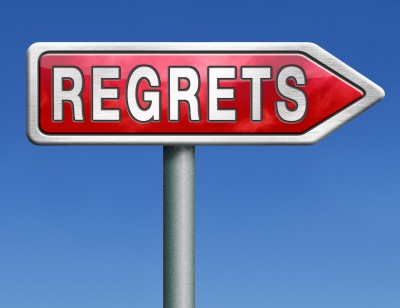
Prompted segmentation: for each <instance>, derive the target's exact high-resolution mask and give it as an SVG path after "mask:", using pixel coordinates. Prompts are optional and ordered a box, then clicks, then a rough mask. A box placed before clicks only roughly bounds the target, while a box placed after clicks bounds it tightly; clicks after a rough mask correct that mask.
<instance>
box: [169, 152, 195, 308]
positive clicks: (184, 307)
mask: <svg viewBox="0 0 400 308" xmlns="http://www.w3.org/2000/svg"><path fill="white" fill-rule="evenodd" d="M194 177H195V148H194V146H164V308H194V304H195V299H194V280H195V279H194Z"/></svg>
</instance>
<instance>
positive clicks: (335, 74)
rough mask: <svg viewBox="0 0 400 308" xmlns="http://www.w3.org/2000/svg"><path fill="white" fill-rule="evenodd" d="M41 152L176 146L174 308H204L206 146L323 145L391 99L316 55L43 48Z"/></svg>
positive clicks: (33, 97)
mask: <svg viewBox="0 0 400 308" xmlns="http://www.w3.org/2000/svg"><path fill="white" fill-rule="evenodd" d="M27 81H28V82H27V85H28V88H27V93H28V97H27V135H28V138H29V139H30V140H31V141H32V142H33V143H35V144H52V145H85V144H92V145H93V144H101V145H104V144H108V145H123V144H124V145H127V144H129V145H162V146H164V153H163V160H164V238H163V240H164V308H194V303H195V296H194V292H195V291H194V290H195V288H194V281H195V279H194V249H195V248H194V233H195V223H194V221H195V218H194V215H195V214H194V213H195V207H194V199H195V198H194V190H195V188H194V186H195V179H194V175H195V157H194V156H195V148H194V145H232V144H235V145H269V144H273V145H278V144H284V145H289V144H313V143H316V142H318V141H319V140H321V139H322V138H324V137H325V136H327V135H328V134H329V133H331V132H332V131H334V130H335V129H337V128H338V127H340V126H341V125H343V124H344V123H346V122H347V121H350V120H351V119H352V118H354V117H355V116H357V115H358V114H360V113H361V112H363V111H364V110H366V109H368V108H369V107H371V106H372V105H374V104H375V103H377V102H378V101H379V100H381V99H382V98H383V97H384V92H383V90H382V89H381V88H380V87H379V86H377V85H376V84H374V83H373V82H372V81H370V80H369V79H367V78H366V77H364V76H362V75H361V74H359V73H358V72H356V71H355V70H353V69H352V68H350V67H349V66H347V65H346V64H344V63H343V62H341V61H340V60H338V59H337V58H335V57H334V56H332V55H331V54H330V53H328V52H327V51H325V50H324V49H322V48H321V47H319V46H317V45H315V44H312V43H36V44H33V45H32V46H31V47H30V48H29V50H28V55H27Z"/></svg>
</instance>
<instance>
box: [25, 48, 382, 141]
mask: <svg viewBox="0 0 400 308" xmlns="http://www.w3.org/2000/svg"><path fill="white" fill-rule="evenodd" d="M68 51H71V52H72V51H74V52H79V51H82V52H86V53H87V52H91V51H93V52H94V53H96V52H100V51H101V52H132V53H135V52H138V51H141V52H143V51H148V52H149V53H151V52H152V51H167V52H174V51H180V52H182V51H192V52H193V51H196V52H198V53H201V52H213V51H215V52H218V51H219V52H224V51H225V52H229V51H234V52H236V53H238V52H239V53H240V52H241V51H243V52H250V51H254V52H263V51H268V52H271V51H273V52H299V53H302V54H304V55H306V56H308V57H309V58H310V59H311V60H314V61H316V62H319V63H322V64H323V65H324V66H325V67H326V68H328V69H329V70H330V71H331V72H332V73H334V74H336V75H337V76H339V77H341V78H344V79H346V80H349V81H351V82H353V83H354V84H356V85H357V86H358V87H360V88H361V89H362V90H363V91H364V96H363V97H362V98H361V99H360V100H358V101H357V102H355V103H353V104H351V105H350V106H348V107H346V108H345V109H343V110H342V111H340V112H338V113H336V114H334V115H333V116H331V117H329V118H328V119H327V120H325V121H323V122H322V123H320V124H319V125H317V126H315V127H314V128H312V129H310V130H308V131H307V132H305V133H304V134H292V135H291V134H280V135H273V134H265V135H259V134H257V135H255V134H246V135H224V134H212V135H210V134H190V135H178V134H162V135H160V134H146V135H140V134H131V135H118V134H112V135H110V134H104V135H102V134H100V135H98V134H97V135H89V134H80V135H71V134H62V135H61V134H60V135H48V134H45V133H44V132H42V131H41V130H40V128H39V121H38V119H39V101H38V64H39V60H40V57H41V56H42V55H43V54H44V53H48V52H68ZM27 91H28V93H27V110H28V113H27V135H28V138H29V139H30V140H31V141H32V142H33V143H36V144H59V145H62V144H65V145H72V144H76V145H84V144H104V145H105V144H109V145H116V144H126V145H129V144H130V145H134V144H136V145H176V144H180V145H194V144H196V145H263V144H264V145H267V144H275V145H277V144H282V145H289V144H313V143H316V142H318V141H319V140H321V139H322V138H324V137H325V136H327V135H328V134H329V133H331V132H332V131H334V130H335V129H337V128H338V127H340V126H341V125H343V124H345V123H346V122H348V121H350V120H351V119H352V118H354V117H355V116H357V115H358V114H360V113H361V112H363V111H364V110H366V109H368V108H369V107H371V106H372V105H374V104H375V103H377V102H378V101H380V100H381V99H382V98H383V97H384V95H385V93H384V91H383V90H382V89H381V88H380V87H379V86H378V85H376V84H375V83H373V82H372V81H370V80H369V79H367V78H366V77H364V76H363V75H361V74H360V73H358V72H357V71H355V70H354V69H352V68H351V67H349V66H348V65H346V64H345V63H343V62H342V61H340V60H339V59H337V58H336V57H334V56H333V55H331V54H330V53H328V52H327V51H325V50H324V49H322V48H321V47H319V46H318V45H316V44H313V43H35V44H33V45H31V46H30V47H29V49H28V53H27Z"/></svg>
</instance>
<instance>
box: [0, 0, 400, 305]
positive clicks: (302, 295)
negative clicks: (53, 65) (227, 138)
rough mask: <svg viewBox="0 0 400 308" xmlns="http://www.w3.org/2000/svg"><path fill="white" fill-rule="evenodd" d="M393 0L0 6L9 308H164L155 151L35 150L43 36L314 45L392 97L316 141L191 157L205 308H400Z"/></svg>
mask: <svg viewBox="0 0 400 308" xmlns="http://www.w3.org/2000/svg"><path fill="white" fill-rule="evenodd" d="M399 30H400V4H399V3H398V2H397V1H394V0H393V1H388V0H384V1H349V0H348V1H335V2H326V1H302V2H299V1H293V0H288V1H284V2H282V1H246V2H243V1H232V0H231V1H227V0H223V1H216V0H214V1H212V0H206V1H201V2H188V1H158V0H157V1H151V2H150V1H149V2H145V1H141V2H136V1H120V0H116V1H112V2H95V1H84V2H83V1H77V0H72V1H68V2H66V1H5V0H0V36H1V41H2V45H1V49H0V53H1V56H2V59H3V61H2V65H1V71H2V73H1V74H0V89H1V100H0V104H1V105H0V106H1V110H0V115H1V124H2V129H1V130H0V138H1V140H2V145H1V148H0V149H1V150H0V158H1V159H0V308H55V307H56V308H64V307H65V308H71V307H79V308H91V307H93V308H94V307H96V308H106V307H107V308H108V307H115V308H124V307H138V308H139V307H140V308H144V307H162V147H161V146H119V147H118V146H35V145H33V144H31V143H30V142H29V141H28V139H27V137H26V133H25V130H26V125H25V121H26V105H25V101H26V85H25V82H26V62H25V60H26V50H27V48H28V47H29V46H30V45H31V44H32V43H34V42H41V41H42V42H46V41H49V42H52V41H54V42H56V41H65V42H68V41H78V42H85V41H92V42H96V41H100V42H107V41H110V42H113V41H115V42H118V41H122V42H125V41H127V42H141V41H146V42H152V41H154V42H163V41H172V42H175V41H176V42H195V41H205V42H207V41H212V42H214V41H216V42H224V41H243V42H252V41H255V42H297V41H301V42H314V43H316V44H318V45H320V46H321V47H322V48H324V49H326V50H327V51H329V52H330V53H332V54H333V55H335V56H336V57H338V58H339V59H340V60H342V61H343V62H345V63H346V64H348V65H349V66H351V67H352V68H354V69H355V70H357V71H359V72H360V73H361V74H363V75H365V76H366V77H367V78H369V79H371V80H372V81H373V82H375V83H377V84H378V85H379V86H381V87H382V88H383V89H384V90H385V92H386V97H385V99H384V100H383V101H381V102H380V103H378V104H377V105H375V106H373V107H372V108H371V109H369V110H367V111H366V112H365V113H363V114H361V115H360V116H358V117H357V118H355V119H354V120H352V121H351V122H349V123H347V124H346V125H344V126H343V127H341V128H339V129H338V130H336V131H335V132H333V133H332V134H331V135H329V136H328V137H326V138H325V139H324V140H322V141H321V142H320V143H318V144H316V145H313V146H198V147H196V307H199V308H221V307H229V308H239V307H240V308H242V307H246V308H250V307H257V308H258V307H274V308H292V307H293V308H314V307H315V308H321V307H323V308H338V307H340V308H357V307H360V308H377V307H379V308H381V307H384V308H398V307H399V306H400V292H399V290H400V224H399V222H400V176H399V174H400V159H399V157H400V139H399V132H400V129H399V123H400V122H399V114H400V78H399V75H398V73H397V72H398V71H399V69H400V60H399V59H400V57H399V55H400V39H399V37H398V32H399Z"/></svg>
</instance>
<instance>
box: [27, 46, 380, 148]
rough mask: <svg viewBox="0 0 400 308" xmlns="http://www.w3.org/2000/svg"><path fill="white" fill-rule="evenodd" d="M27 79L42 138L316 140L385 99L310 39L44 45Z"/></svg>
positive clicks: (33, 123)
mask: <svg viewBox="0 0 400 308" xmlns="http://www.w3.org/2000/svg"><path fill="white" fill-rule="evenodd" d="M28 85H29V86H28V135H29V137H30V139H31V140H32V141H33V142H35V143H41V144H42V143H44V144H52V143H56V144H93V143H95V144H96V143H98V144H104V143H106V144H290V143H314V142H316V141H318V140H319V139H321V138H322V137H324V136H325V135H327V134H328V133H329V132H331V131H332V130H334V129H335V128H337V127H338V126H340V125H341V124H343V123H345V122H346V121H348V120H349V119H351V118H352V117H354V116H355V115H357V114H359V113H360V112H362V111H363V110H364V109H366V108H368V107H370V106H371V105H372V104H374V103H376V102H378V101H379V100H380V99H382V98H383V96H384V93H383V90H382V89H380V88H379V87H378V86H377V85H375V84H374V83H372V82H371V81H369V80H368V79H366V78H365V77H363V76H361V75H360V74H358V73H357V72H355V71H354V70H352V69H351V68H350V67H348V66H347V65H345V64H344V63H342V62H340V61H339V60H337V59H336V58H334V57H333V56H331V55H330V54H329V53H327V52H326V51H324V50H323V49H321V48H320V47H318V46H316V45H314V44H310V43H223V44H222V43H220V44H218V43H213V44H208V43H207V44H205V43H195V44H193V43H191V44H182V43H180V44H178V43H176V44H167V43H159V44H154V43H147V44H137V43H124V44H122V43H107V44H106V43H62V44H61V43H39V44H34V45H32V46H31V47H30V49H29V51H28Z"/></svg>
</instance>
